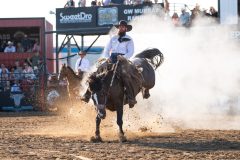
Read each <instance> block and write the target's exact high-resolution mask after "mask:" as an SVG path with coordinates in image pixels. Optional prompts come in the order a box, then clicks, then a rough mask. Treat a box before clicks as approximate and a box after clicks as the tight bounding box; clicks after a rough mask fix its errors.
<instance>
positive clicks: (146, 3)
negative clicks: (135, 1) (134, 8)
mask: <svg viewBox="0 0 240 160" xmlns="http://www.w3.org/2000/svg"><path fill="white" fill-rule="evenodd" d="M142 4H143V5H148V6H151V5H152V1H151V0H143V2H142Z"/></svg>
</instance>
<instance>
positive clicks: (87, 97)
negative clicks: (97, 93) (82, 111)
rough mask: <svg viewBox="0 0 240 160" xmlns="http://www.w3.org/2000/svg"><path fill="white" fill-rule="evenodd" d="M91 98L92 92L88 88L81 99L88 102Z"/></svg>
mask: <svg viewBox="0 0 240 160" xmlns="http://www.w3.org/2000/svg"><path fill="white" fill-rule="evenodd" d="M90 98H91V92H90V91H89V90H88V89H87V91H86V93H85V94H84V95H83V96H82V97H81V100H82V101H84V102H86V103H88V102H89V100H90Z"/></svg>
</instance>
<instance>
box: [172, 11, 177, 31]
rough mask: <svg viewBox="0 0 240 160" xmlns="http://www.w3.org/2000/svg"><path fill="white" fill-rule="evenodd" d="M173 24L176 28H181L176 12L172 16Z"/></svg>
mask: <svg viewBox="0 0 240 160" xmlns="http://www.w3.org/2000/svg"><path fill="white" fill-rule="evenodd" d="M172 22H173V25H174V26H176V27H177V26H179V16H178V14H177V13H176V12H175V13H173V15H172Z"/></svg>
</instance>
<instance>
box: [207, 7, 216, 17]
mask: <svg viewBox="0 0 240 160" xmlns="http://www.w3.org/2000/svg"><path fill="white" fill-rule="evenodd" d="M209 11H210V16H212V17H214V18H218V12H217V11H216V9H215V8H214V7H210V10H209Z"/></svg>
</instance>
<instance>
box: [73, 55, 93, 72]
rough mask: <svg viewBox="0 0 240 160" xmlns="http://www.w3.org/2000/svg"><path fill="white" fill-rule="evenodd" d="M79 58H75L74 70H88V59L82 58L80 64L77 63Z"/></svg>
mask: <svg viewBox="0 0 240 160" xmlns="http://www.w3.org/2000/svg"><path fill="white" fill-rule="evenodd" d="M81 59H82V58H79V59H77V61H76V64H75V71H76V72H78V70H79V69H80V70H81V71H83V72H88V71H89V69H90V63H89V60H88V59H87V58H83V59H82V62H81V65H79V63H80V61H81Z"/></svg>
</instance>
